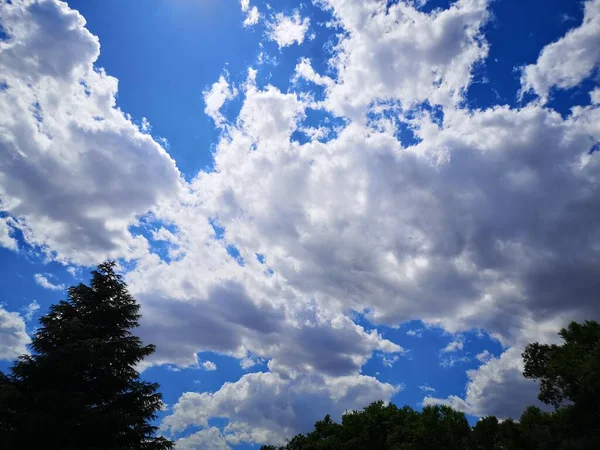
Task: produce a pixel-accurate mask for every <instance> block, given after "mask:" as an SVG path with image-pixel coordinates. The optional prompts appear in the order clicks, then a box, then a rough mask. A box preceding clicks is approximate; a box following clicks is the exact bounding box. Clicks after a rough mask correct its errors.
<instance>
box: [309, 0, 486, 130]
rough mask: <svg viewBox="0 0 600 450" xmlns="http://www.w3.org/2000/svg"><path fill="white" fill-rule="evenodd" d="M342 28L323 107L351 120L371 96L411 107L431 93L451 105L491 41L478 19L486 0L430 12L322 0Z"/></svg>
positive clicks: (434, 100) (463, 0)
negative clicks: (333, 81)
mask: <svg viewBox="0 0 600 450" xmlns="http://www.w3.org/2000/svg"><path fill="white" fill-rule="evenodd" d="M319 3H320V4H321V5H322V6H323V7H324V8H326V9H330V10H331V11H332V12H333V14H334V15H335V17H336V19H337V23H338V25H339V26H340V27H342V28H343V30H344V31H345V32H346V36H345V37H343V38H341V40H340V42H339V44H338V45H337V53H336V55H335V56H334V58H333V59H332V61H331V62H330V63H331V64H332V65H333V66H334V68H335V69H336V70H337V72H338V74H339V75H338V83H337V84H336V86H334V87H333V88H332V89H331V93H330V95H329V97H328V99H327V103H326V104H327V106H328V108H330V109H332V110H333V111H335V112H336V113H337V114H340V115H344V116H347V117H350V118H352V119H354V120H360V119H362V118H363V115H364V113H365V112H366V108H367V106H368V105H369V104H371V102H373V101H375V100H384V101H400V102H402V104H403V105H404V106H405V107H406V108H409V107H411V106H413V105H415V104H419V103H421V102H424V101H426V100H428V101H429V102H430V103H431V104H443V105H453V104H458V103H460V101H461V100H462V98H463V94H464V91H465V89H466V88H467V86H468V85H469V84H470V82H471V78H472V75H471V70H472V68H473V66H474V65H475V64H476V63H477V62H478V61H482V60H483V59H484V58H485V57H486V56H487V52H488V46H487V43H486V42H485V39H484V38H483V36H482V35H481V27H482V26H483V25H484V24H485V23H486V22H487V20H488V17H489V13H488V10H487V7H488V1H487V0H459V1H457V2H454V3H453V5H452V6H451V7H450V8H449V9H446V10H440V11H435V12H433V13H430V14H427V13H424V12H421V11H419V9H418V8H417V7H416V6H415V5H412V4H411V3H410V2H398V3H396V4H394V5H391V6H390V7H389V8H386V6H385V4H384V3H382V2H379V1H374V0H367V1H362V0H350V1H348V0H320V2H319Z"/></svg>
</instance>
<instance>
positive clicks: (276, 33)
mask: <svg viewBox="0 0 600 450" xmlns="http://www.w3.org/2000/svg"><path fill="white" fill-rule="evenodd" d="M309 26H310V19H309V18H308V17H304V18H302V17H300V13H299V12H298V11H295V12H294V14H293V15H291V16H286V15H285V14H283V13H277V14H276V15H275V17H274V18H273V20H272V21H270V22H268V24H267V28H268V30H267V36H268V37H269V39H270V40H272V41H275V42H277V45H278V46H279V48H283V47H288V46H290V45H292V44H294V43H296V44H298V45H300V44H302V42H304V36H305V35H306V32H307V31H308V27H309Z"/></svg>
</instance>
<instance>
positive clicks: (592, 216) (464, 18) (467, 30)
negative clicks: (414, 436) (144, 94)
mask: <svg viewBox="0 0 600 450" xmlns="http://www.w3.org/2000/svg"><path fill="white" fill-rule="evenodd" d="M321 3H322V4H324V6H325V7H330V8H331V10H332V11H333V13H334V14H335V17H336V20H337V22H338V24H339V26H340V27H342V28H343V31H345V32H346V34H345V35H344V36H345V37H343V38H342V40H341V42H340V44H339V45H338V46H337V48H336V52H335V56H334V58H333V59H332V60H331V61H330V63H331V66H332V69H333V70H332V71H331V72H332V73H335V74H336V76H335V77H332V78H329V77H325V76H323V75H318V74H317V73H316V72H315V71H314V70H313V69H312V66H311V65H310V63H309V62H308V60H301V61H300V64H299V68H298V69H297V71H296V76H297V77H298V78H304V79H306V80H308V81H311V82H313V83H316V84H318V85H321V86H325V87H326V89H325V100H324V101H323V102H316V101H313V100H312V98H310V96H309V95H307V94H306V93H304V94H303V93H298V92H292V91H288V92H282V91H281V90H280V89H279V88H277V87H275V86H265V87H262V86H259V85H257V76H256V74H257V72H256V70H254V69H249V70H248V79H247V81H246V83H244V84H243V85H240V86H239V89H240V91H242V90H243V93H242V94H243V100H242V107H241V111H240V114H239V116H238V117H237V119H236V120H232V121H231V123H228V125H227V127H223V129H222V131H223V133H222V136H221V138H220V140H219V142H218V144H217V146H216V148H215V153H214V162H215V171H214V172H210V173H208V172H203V171H201V172H199V173H198V174H197V176H196V177H195V178H194V179H193V180H192V181H191V182H190V183H189V184H188V183H185V182H184V181H182V180H180V179H179V173H178V171H177V169H176V167H175V165H174V163H173V161H172V160H171V159H170V157H169V156H168V155H167V154H166V152H165V151H164V150H163V149H162V148H161V147H160V146H159V145H158V144H157V143H156V142H155V141H153V140H152V137H151V136H149V135H147V134H143V133H142V132H141V131H140V129H139V128H138V127H137V126H135V125H134V124H133V123H132V122H131V120H130V119H129V118H128V117H127V116H124V115H123V114H122V113H121V112H120V111H119V110H117V109H115V108H114V106H115V95H116V92H117V90H116V85H117V80H116V79H114V78H112V77H110V76H108V75H106V74H105V73H104V72H102V71H100V70H99V71H94V70H93V62H94V61H95V60H96V58H97V56H98V51H99V47H98V43H97V40H96V38H94V37H93V36H92V35H91V34H90V33H89V32H88V31H87V30H85V28H84V23H83V19H82V18H81V16H79V15H78V14H76V13H73V12H70V11H68V10H67V7H66V6H65V5H64V4H62V3H61V4H59V3H55V2H45V3H43V4H41V5H37V6H32V7H26V8H24V7H22V4H21V3H19V4H15V5H7V4H6V3H3V4H2V14H0V16H1V17H2V19H3V20H4V22H6V23H8V24H9V26H6V27H5V29H6V30H7V32H8V33H9V34H11V35H13V36H16V38H14V39H13V40H11V41H10V42H11V44H10V46H8V47H3V48H2V50H0V69H2V70H0V73H2V74H3V76H5V77H6V78H7V85H8V89H7V90H4V91H2V93H1V95H0V106H2V108H0V111H2V113H0V126H2V129H3V130H6V131H5V132H3V134H2V137H0V148H1V149H2V150H3V151H4V152H5V153H8V154H10V155H11V156H14V158H13V159H10V161H9V163H8V166H6V165H3V166H2V168H1V169H0V170H2V173H1V176H2V177H1V178H0V180H1V184H0V186H1V187H0V189H1V191H0V195H1V196H2V201H3V207H6V208H7V209H8V211H9V212H10V213H11V214H13V215H14V216H15V217H17V218H18V222H17V221H16V222H15V224H16V225H15V226H17V227H20V228H21V229H22V230H23V231H24V233H25V239H26V240H27V241H28V242H29V243H32V244H38V245H41V246H43V247H44V249H45V251H46V254H47V255H48V257H49V258H54V259H58V260H59V261H65V260H72V261H76V262H93V263H95V262H97V261H98V260H99V259H103V258H105V257H110V256H112V257H119V256H124V257H126V258H130V259H137V264H136V266H135V268H134V269H133V270H132V271H131V272H129V273H127V275H126V278H127V281H128V282H129V284H130V288H131V291H132V293H133V294H134V295H135V296H136V298H138V299H139V300H140V302H141V303H142V313H143V318H142V327H141V328H140V330H139V332H140V334H142V337H143V338H144V339H146V340H148V341H152V342H155V343H156V344H157V352H156V354H155V355H153V359H152V360H150V361H148V364H173V365H176V366H196V365H197V364H198V360H197V354H198V352H200V351H215V352H219V353H222V354H227V355H231V356H234V357H236V358H239V359H240V361H241V362H240V363H241V364H246V363H245V362H244V361H245V358H247V357H248V355H249V354H251V355H254V356H255V357H256V358H261V359H264V360H268V361H269V364H268V369H269V371H270V372H268V373H258V374H257V373H253V374H246V375H244V376H243V377H242V378H241V379H240V380H238V381H236V382H235V383H228V384H226V385H224V386H223V387H222V388H221V389H220V390H219V391H217V392H216V393H213V394H209V393H187V394H185V395H184V396H182V398H181V399H180V401H179V402H178V405H177V406H176V407H175V408H174V412H173V414H172V415H171V416H170V417H169V418H168V419H166V420H165V423H164V425H165V426H166V427H168V428H172V429H173V430H181V429H184V428H187V427H190V426H193V425H199V426H203V427H205V428H206V427H208V418H209V417H212V416H216V417H224V418H227V419H229V420H230V423H229V425H227V427H226V429H225V430H224V432H223V433H224V438H225V440H226V441H227V442H228V443H229V444H230V445H234V443H235V442H237V441H252V442H274V441H278V440H280V439H282V438H283V437H285V436H289V435H290V434H293V433H295V432H297V431H300V430H302V431H306V430H307V429H310V428H311V427H312V425H313V422H314V420H316V419H319V418H321V417H322V416H323V414H324V413H325V412H331V413H333V414H334V416H337V417H339V416H340V415H341V414H342V412H343V411H344V410H345V409H347V408H349V409H354V408H359V407H362V406H364V405H365V404H367V403H368V402H370V401H371V400H376V399H380V398H383V399H386V400H387V399H389V398H391V396H392V395H393V393H394V392H396V391H397V389H398V388H397V387H393V386H390V385H389V384H386V383H382V382H380V381H378V380H376V379H375V378H371V377H364V376H361V375H360V370H361V368H362V367H363V365H364V364H365V363H366V362H367V361H368V360H369V359H370V358H371V357H372V355H373V352H381V353H384V354H386V358H387V359H389V360H392V359H394V357H395V355H390V354H400V353H402V351H403V349H402V347H400V346H398V345H397V344H395V343H393V342H391V341H389V340H387V339H384V338H383V337H382V336H381V335H380V334H379V333H378V332H377V331H367V330H366V329H365V328H364V327H361V326H358V325H356V324H355V323H354V322H353V321H352V319H351V317H353V314H354V312H356V311H358V312H365V313H366V320H371V321H373V322H375V323H384V324H388V325H393V326H397V325H398V324H400V323H403V322H406V321H409V320H423V321H424V322H425V323H426V324H436V325H439V326H440V327H442V328H443V329H444V330H446V331H448V332H451V333H457V332H460V331H463V330H470V329H473V328H482V329H485V330H487V331H488V332H489V333H490V334H491V335H492V336H494V337H496V338H498V339H499V340H500V341H501V343H502V344H503V345H505V346H507V347H509V348H508V349H507V350H506V351H505V353H504V354H503V355H502V356H501V357H500V358H491V359H490V360H489V361H487V362H486V363H485V364H484V365H482V366H481V367H480V368H479V369H477V370H476V371H471V372H469V380H470V381H469V385H468V386H467V391H466V396H465V398H464V399H460V398H459V397H449V398H446V399H437V400H436V401H443V402H448V403H452V404H455V405H460V406H461V408H463V409H464V410H467V411H470V412H472V413H474V414H483V413H497V414H498V415H500V416H501V417H507V416H509V415H512V414H515V413H516V412H517V411H520V409H521V408H522V407H523V406H524V405H525V404H526V403H527V402H529V401H530V398H533V397H534V396H535V392H534V391H535V386H534V385H533V384H532V383H530V382H529V383H527V382H526V380H524V379H523V378H522V376H521V375H520V372H519V366H518V363H517V362H515V361H516V360H518V354H519V350H518V349H520V348H522V345H523V343H524V342H530V341H531V339H537V334H536V330H539V329H540V327H542V325H541V324H544V323H548V324H551V325H552V329H553V330H554V331H556V330H557V329H558V328H559V327H560V326H561V325H563V324H564V322H565V321H566V320H569V319H571V318H572V319H576V320H577V319H582V318H588V317H596V316H597V315H598V314H599V313H600V309H599V308H600V306H599V305H598V302H597V298H596V297H597V296H596V291H597V289H596V286H597V267H598V265H599V264H600V256H599V255H600V234H599V232H598V230H600V216H598V213H597V211H600V203H599V202H600V200H599V199H600V183H598V179H599V177H600V160H599V159H598V154H597V153H595V154H591V155H590V154H588V151H589V149H590V147H591V146H593V145H594V144H596V143H597V142H598V140H599V139H600V108H599V107H598V106H588V107H583V108H575V109H574V110H573V114H572V115H570V116H569V117H566V118H564V117H562V116H561V115H560V114H558V113H556V112H555V111H552V110H551V109H547V108H542V107H540V106H539V105H536V104H530V105H528V106H526V107H523V108H510V107H508V106H497V107H493V108H488V109H481V110H476V111H470V110H467V109H463V108H462V107H461V101H462V100H463V98H464V90H465V89H466V88H467V87H468V85H469V83H470V80H471V75H472V74H471V71H472V67H473V65H474V64H476V63H477V62H480V61H482V60H483V59H484V58H485V56H486V55H487V44H486V43H485V39H484V37H483V36H481V29H482V26H483V25H484V24H485V23H486V21H487V19H488V17H489V13H488V10H487V7H488V2H487V1H484V0H459V1H457V2H455V3H453V5H452V6H451V7H450V8H449V9H446V10H436V11H435V12H432V13H428V14H426V13H424V12H422V11H419V10H418V9H415V8H413V7H412V6H410V5H409V4H408V3H406V2H400V3H399V4H397V5H393V6H391V7H390V10H389V14H385V11H384V10H383V7H382V5H383V3H382V2H379V1H377V2H375V1H366V2H362V1H361V2H359V1H350V0H346V1H342V0H330V1H322V2H321ZM247 5H248V7H249V3H247ZM42 19H44V20H42ZM292 19H293V18H292ZM293 20H295V19H293ZM293 20H292V21H293ZM298 22H299V23H300V24H301V25H303V24H304V23H305V21H304V20H301V19H299V18H298ZM306 28H307V29H308V22H306ZM273 31H274V29H271V32H273ZM305 33H306V30H305V31H304V32H303V33H302V34H301V37H299V35H296V36H297V39H293V38H289V35H291V34H289V33H288V34H286V35H285V36H288V37H285V36H284V35H283V34H282V35H281V36H279V38H281V40H282V42H289V43H293V42H300V40H301V39H303V38H304V35H305ZM286 39H287V40H286ZM290 39H291V41H290ZM276 40H277V39H276ZM400 75H401V76H400ZM79 79H83V80H84V82H85V86H83V85H81V84H79ZM223 79H224V83H223V82H222V81H221V79H219V81H217V83H215V85H216V86H215V85H213V86H212V87H211V89H210V90H209V91H207V93H206V95H207V96H209V95H211V94H214V97H211V98H210V101H207V109H208V111H207V113H208V114H209V115H210V114H212V117H213V119H215V122H216V123H217V124H219V121H221V122H222V121H223V118H222V116H221V115H220V114H221V107H222V106H223V104H224V102H225V101H226V100H227V99H229V98H230V97H231V95H233V90H234V89H233V88H232V87H231V86H230V83H229V81H227V79H225V77H223ZM87 92H89V95H88V93H87ZM382 100H386V101H387V102H386V103H385V104H383V103H382ZM36 102H37V104H39V106H40V107H39V109H38V110H37V111H32V110H31V107H32V105H33V104H35V103H36ZM422 102H427V103H429V104H430V105H433V108H420V107H419V106H418V105H419V104H420V103H422ZM209 104H210V105H211V106H210V107H209ZM370 105H371V106H370ZM398 105H400V106H398ZM319 108H324V109H325V110H328V111H333V112H334V113H335V114H337V115H340V116H342V117H341V119H342V120H343V121H344V122H345V123H346V125H345V126H339V128H337V129H334V128H335V127H336V126H337V125H333V124H332V123H326V122H323V123H322V124H319V126H318V127H315V128H316V130H317V131H315V135H314V136H317V134H318V135H319V136H321V137H323V136H328V137H331V139H330V140H328V141H327V142H322V141H321V140H319V139H318V138H316V139H312V140H311V141H310V142H308V143H306V144H304V145H300V144H298V143H297V142H292V141H291V136H292V134H293V133H294V132H295V131H297V130H298V129H299V128H301V127H305V128H306V126H305V125H303V124H302V121H303V119H304V118H305V117H306V114H307V111H309V110H311V109H319ZM408 108H414V109H413V110H411V111H407V109H408ZM35 109H37V107H36V108H34V110H35ZM430 109H433V112H431V111H429V110H430ZM74 111H76V112H77V113H76V114H75V113H74ZM369 111H370V112H372V113H373V114H374V115H377V114H380V115H381V116H383V117H382V118H380V119H373V120H369V121H367V120H366V113H367V112H369ZM384 112H385V113H386V114H385V115H384V114H383V113H384ZM442 115H443V119H441V116H442ZM38 116H41V117H42V119H43V120H42V121H41V122H38V119H37V118H36V117H38ZM100 116H101V117H103V118H104V120H102V121H97V120H95V119H94V117H100ZM401 126H405V127H408V128H410V130H411V131H412V132H413V133H414V134H415V138H416V140H417V141H419V142H418V143H417V144H414V145H410V146H408V145H406V143H403V142H400V141H398V139H397V137H396V136H397V131H398V129H399V128H400V127H401ZM144 127H145V125H142V128H144ZM321 127H322V128H323V129H326V130H329V131H330V132H331V133H330V134H329V133H326V132H323V133H321V132H320V131H318V130H319V129H321ZM142 131H143V130H142ZM49 136H51V137H52V138H50V137H49ZM17 144H18V145H17ZM25 156H26V157H25ZM82 186H84V187H85V189H82ZM5 202H6V203H5ZM149 211H150V212H151V213H152V214H153V215H152V219H156V220H157V221H159V222H163V223H165V224H169V225H171V226H170V227H169V230H172V231H169V230H166V228H161V227H160V226H157V227H156V228H157V229H156V230H154V231H155V232H154V233H150V238H149V240H150V242H153V241H155V240H160V241H161V242H162V243H166V244H168V245H169V246H173V248H176V252H177V253H176V255H177V257H176V258H172V259H170V260H168V261H162V260H160V258H159V257H158V256H157V255H156V254H150V253H149V252H148V251H147V250H148V246H149V245H151V244H149V243H148V241H147V240H146V238H143V237H140V236H137V237H134V236H132V235H131V233H130V232H129V231H128V225H130V224H131V223H134V222H135V221H136V220H137V219H138V218H139V216H140V215H143V214H146V213H147V212H149ZM211 221H212V223H214V224H217V225H218V226H219V227H222V228H223V229H224V231H223V236H222V238H220V239H215V231H214V230H213V228H212V226H211ZM167 231H168V232H167ZM228 246H235V248H236V249H237V250H238V251H239V253H240V258H238V259H237V260H236V259H234V258H232V257H231V256H230V254H229V253H228V250H227V248H228ZM257 254H261V255H264V263H260V262H258V261H257V259H256V255H257ZM240 261H243V265H241V264H240ZM413 331H414V333H415V335H416V336H417V335H418V334H417V333H420V331H419V330H413ZM13 334H14V333H13ZM407 334H412V333H410V332H407ZM464 358H465V357H463V358H457V357H455V356H454V355H450V357H449V358H448V359H447V360H446V361H445V364H447V365H452V364H459V363H461V362H464ZM511 386H512V387H513V388H512V389H513V390H514V392H515V393H518V394H519V395H512V394H511V395H508V393H511ZM521 394H522V395H521ZM530 396H533V397H530ZM434 400H435V399H434ZM434 400H431V399H430V400H428V401H434ZM256 411H259V412H260V414H257V413H256ZM203 436H204V434H202V435H200V437H197V439H202V438H203ZM181 445H187V444H186V443H185V442H184V443H182V444H181ZM189 445H193V444H192V443H191V444H189Z"/></svg>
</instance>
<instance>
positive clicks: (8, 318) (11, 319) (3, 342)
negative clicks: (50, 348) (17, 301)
mask: <svg viewBox="0 0 600 450" xmlns="http://www.w3.org/2000/svg"><path fill="white" fill-rule="evenodd" d="M30 342H31V339H30V338H29V335H28V334H27V331H26V328H25V321H24V320H23V318H22V317H21V315H20V314H19V313H16V312H10V311H7V310H6V309H4V307H3V306H2V305H0V360H13V359H15V358H18V357H19V356H21V355H24V354H27V353H29V352H28V350H27V345H28V344H29V343H30Z"/></svg>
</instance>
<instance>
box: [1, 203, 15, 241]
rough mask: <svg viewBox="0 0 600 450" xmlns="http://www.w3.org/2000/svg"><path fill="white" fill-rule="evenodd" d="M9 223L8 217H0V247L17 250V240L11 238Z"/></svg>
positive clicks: (11, 231)
mask: <svg viewBox="0 0 600 450" xmlns="http://www.w3.org/2000/svg"><path fill="white" fill-rule="evenodd" d="M0 206H1V204H0ZM10 223H11V220H10V219H9V218H8V217H0V247H5V248H8V249H10V250H17V249H18V244H17V240H16V239H15V238H14V237H13V236H12V233H13V230H12V227H11V226H10V225H9V224H10Z"/></svg>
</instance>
